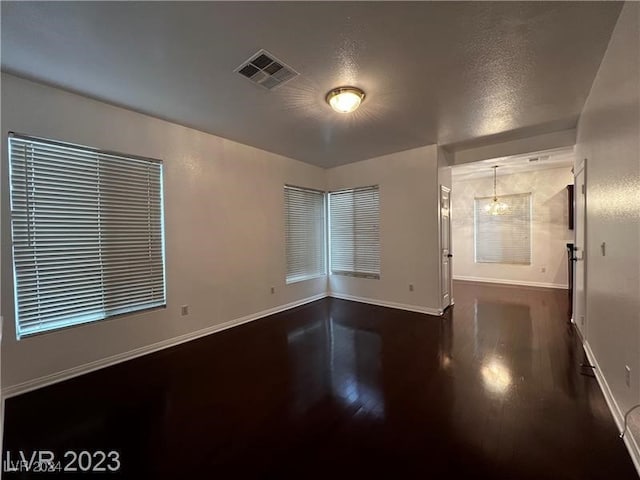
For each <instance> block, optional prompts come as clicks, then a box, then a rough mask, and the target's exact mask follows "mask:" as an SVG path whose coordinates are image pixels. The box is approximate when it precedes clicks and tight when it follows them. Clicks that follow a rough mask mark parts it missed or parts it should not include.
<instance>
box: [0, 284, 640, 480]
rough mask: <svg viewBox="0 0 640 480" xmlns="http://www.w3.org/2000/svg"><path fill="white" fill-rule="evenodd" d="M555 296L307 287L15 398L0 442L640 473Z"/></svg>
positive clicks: (363, 469)
mask: <svg viewBox="0 0 640 480" xmlns="http://www.w3.org/2000/svg"><path fill="white" fill-rule="evenodd" d="M566 297H567V296H566V292H565V291H561V290H557V291H556V290H545V289H534V288H517V287H508V286H481V285H474V284H469V283H461V282H458V283H456V284H455V300H456V305H455V307H453V308H451V309H449V310H448V311H447V313H446V315H445V316H444V317H442V318H438V317H430V316H427V315H422V314H418V313H410V312H405V311H401V310H393V309H389V308H383V307H376V306H371V305H366V304H360V303H354V302H348V301H344V300H336V299H325V300H320V301H317V302H314V303H311V304H308V305H306V306H302V307H299V308H296V309H293V310H289V311H287V312H284V313H281V314H278V315H274V316H271V317H268V318H264V319H261V320H259V321H255V322H252V323H249V324H246V325H243V326H240V327H236V328H233V329H230V330H226V331H224V332H221V333H218V334H214V335H211V336H208V337H205V338H202V339H199V340H196V341H193V342H189V343H187V344H183V345H180V346H177V347H174V348H171V349H167V350H164V351H161V352H157V353H155V354H152V355H147V356H145V357H141V358H138V359H135V360H132V361H128V362H125V363H122V364H119V365H115V366H113V367H110V368H106V369H103V370H100V371H97V372H94V373H91V374H88V375H84V376H82V377H78V378H75V379H72V380H68V381H66V382H63V383H59V384H56V385H53V386H50V387H47V388H43V389H40V390H37V391H34V392H31V393H27V394H24V395H21V396H18V397H15V398H11V399H9V400H7V402H6V411H5V412H6V421H5V439H4V449H5V452H6V451H7V450H8V451H9V452H10V453H11V454H12V455H15V454H16V453H15V452H17V451H18V450H20V449H22V450H27V451H33V450H36V449H46V450H53V451H55V452H56V453H57V454H58V455H59V457H61V456H62V455H63V453H64V452H65V451H66V450H74V451H76V452H79V451H81V450H88V451H90V452H92V451H95V450H104V451H110V450H116V451H118V453H119V455H120V460H121V465H122V466H121V469H120V470H119V471H118V472H117V473H109V472H107V473H101V474H96V477H100V478H136V479H152V478H153V479H156V478H158V479H159V478H184V479H190V478H216V479H220V478H232V479H237V478H272V479H284V478H304V479H308V478H402V479H404V478H434V479H438V478H454V479H464V478H469V479H481V478H491V479H617V480H624V479H636V478H637V475H636V472H635V470H634V467H633V464H632V462H631V460H630V457H629V455H628V453H627V451H626V449H625V446H624V445H623V443H622V441H621V440H620V439H619V438H618V437H617V431H616V427H615V425H614V422H613V419H612V417H611V415H610V413H609V410H608V408H607V406H606V404H605V401H604V398H603V396H602V393H601V392H600V390H599V388H598V385H597V383H596V380H595V379H594V378H591V377H588V376H584V375H582V374H581V373H580V367H579V365H580V363H581V362H582V361H583V359H584V358H583V356H584V353H583V351H582V348H581V346H580V344H579V341H578V339H577V336H576V334H575V332H574V331H573V330H572V328H571V327H570V326H569V325H568V324H567V323H566V311H567V298H566ZM5 455H6V453H5ZM3 458H4V456H3ZM5 475H6V478H54V476H55V474H31V475H28V474H25V473H23V474H13V475H7V474H5ZM84 476H86V474H81V473H75V474H67V475H66V476H65V478H81V477H84Z"/></svg>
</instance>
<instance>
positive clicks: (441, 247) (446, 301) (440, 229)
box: [438, 185, 453, 311]
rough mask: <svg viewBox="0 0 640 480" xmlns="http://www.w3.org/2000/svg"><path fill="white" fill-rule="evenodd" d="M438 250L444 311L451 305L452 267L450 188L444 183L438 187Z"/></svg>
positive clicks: (441, 300)
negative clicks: (445, 209)
mask: <svg viewBox="0 0 640 480" xmlns="http://www.w3.org/2000/svg"><path fill="white" fill-rule="evenodd" d="M443 192H446V193H447V194H448V197H449V209H448V212H447V215H448V217H449V222H448V225H449V227H448V232H446V233H447V234H448V238H449V248H448V249H446V250H447V251H446V252H445V248H444V245H443V243H444V242H443V234H444V233H445V232H444V231H443V225H442V223H443V222H442V216H443V215H442V210H443V209H442V193H443ZM438 247H439V248H438V251H439V254H440V257H439V260H438V273H439V284H440V310H441V311H444V310H445V308H447V307H448V306H449V305H453V268H452V257H453V256H452V254H451V188H450V187H447V186H445V185H440V188H439V189H438ZM443 255H447V256H448V258H447V268H448V270H449V272H448V277H447V278H448V279H449V280H448V285H445V284H444V275H443V274H444V272H443V263H444V262H443V260H444V258H443ZM445 287H446V288H448V295H447V296H446V299H445Z"/></svg>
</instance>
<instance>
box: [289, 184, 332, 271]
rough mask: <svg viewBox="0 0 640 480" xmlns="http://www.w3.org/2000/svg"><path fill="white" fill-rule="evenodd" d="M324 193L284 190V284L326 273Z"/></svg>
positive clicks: (302, 189) (296, 188)
mask: <svg viewBox="0 0 640 480" xmlns="http://www.w3.org/2000/svg"><path fill="white" fill-rule="evenodd" d="M324 198H325V196H324V192H319V191H316V190H309V189H305V188H298V187H291V186H288V185H287V186H285V187H284V205H285V224H286V225H285V228H286V230H285V232H286V234H285V237H286V238H285V243H286V251H287V283H293V282H299V281H301V280H308V279H310V278H315V277H319V276H322V275H325V274H326V257H325V250H326V247H325V200H324Z"/></svg>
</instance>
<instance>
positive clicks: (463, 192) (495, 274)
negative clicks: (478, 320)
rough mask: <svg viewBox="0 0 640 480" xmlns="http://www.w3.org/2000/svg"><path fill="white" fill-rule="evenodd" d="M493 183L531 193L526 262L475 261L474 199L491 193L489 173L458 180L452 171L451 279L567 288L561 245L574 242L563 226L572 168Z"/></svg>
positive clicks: (501, 178) (505, 191)
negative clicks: (527, 257)
mask: <svg viewBox="0 0 640 480" xmlns="http://www.w3.org/2000/svg"><path fill="white" fill-rule="evenodd" d="M497 184H498V186H497V191H498V194H500V195H508V194H516V193H527V192H531V194H532V217H531V220H532V221H531V265H508V264H499V263H475V257H474V251H475V246H474V198H475V197H488V196H491V195H493V177H482V178H478V179H470V180H462V181H461V180H456V177H455V175H454V178H453V189H452V199H453V202H452V229H453V232H452V237H453V253H454V258H453V275H454V278H460V279H469V280H485V281H489V280H493V281H500V282H505V283H510V282H511V283H516V284H528V285H534V286H547V287H563V288H566V286H567V276H568V273H567V255H566V244H567V243H568V242H571V241H573V232H572V231H571V230H569V229H568V226H567V225H568V200H567V190H566V187H567V185H569V184H573V174H572V173H571V167H564V168H553V169H547V170H535V171H530V172H522V173H517V174H511V175H502V176H498V181H497ZM542 269H544V270H545V271H544V272H542Z"/></svg>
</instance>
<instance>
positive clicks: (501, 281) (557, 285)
mask: <svg viewBox="0 0 640 480" xmlns="http://www.w3.org/2000/svg"><path fill="white" fill-rule="evenodd" d="M453 279H454V280H462V281H465V282H481V283H499V284H501V285H522V286H524V287H542V288H561V289H564V290H567V289H568V288H569V286H568V285H565V284H562V283H546V282H529V281H524V280H506V279H504V278H485V277H467V276H463V275H454V276H453Z"/></svg>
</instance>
